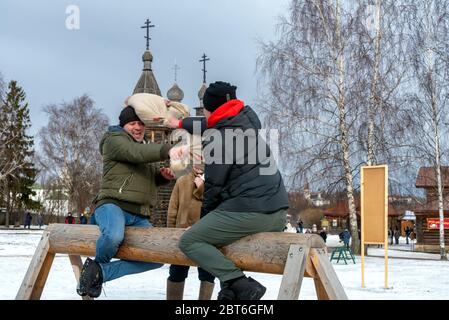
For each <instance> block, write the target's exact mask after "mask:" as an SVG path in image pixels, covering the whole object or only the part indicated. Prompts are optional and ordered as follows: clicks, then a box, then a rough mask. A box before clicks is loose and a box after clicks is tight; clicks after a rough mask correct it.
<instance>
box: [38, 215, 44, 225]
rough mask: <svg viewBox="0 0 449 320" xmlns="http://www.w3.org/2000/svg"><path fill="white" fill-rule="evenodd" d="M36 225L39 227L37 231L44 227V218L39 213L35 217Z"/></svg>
mask: <svg viewBox="0 0 449 320" xmlns="http://www.w3.org/2000/svg"><path fill="white" fill-rule="evenodd" d="M37 224H38V226H39V229H41V228H42V226H43V225H44V217H43V216H42V213H39V214H38V215H37Z"/></svg>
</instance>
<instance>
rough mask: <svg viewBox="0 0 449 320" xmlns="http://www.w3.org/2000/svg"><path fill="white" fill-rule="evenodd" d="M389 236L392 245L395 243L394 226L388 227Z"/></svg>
mask: <svg viewBox="0 0 449 320" xmlns="http://www.w3.org/2000/svg"><path fill="white" fill-rule="evenodd" d="M388 237H389V238H390V245H393V239H394V231H393V228H392V227H390V229H388Z"/></svg>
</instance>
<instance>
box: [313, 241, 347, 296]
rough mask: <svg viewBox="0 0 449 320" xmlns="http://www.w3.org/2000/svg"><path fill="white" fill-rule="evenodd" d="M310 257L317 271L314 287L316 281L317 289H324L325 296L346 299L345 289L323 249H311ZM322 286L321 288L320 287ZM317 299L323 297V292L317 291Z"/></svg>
mask: <svg viewBox="0 0 449 320" xmlns="http://www.w3.org/2000/svg"><path fill="white" fill-rule="evenodd" d="M310 258H311V259H312V264H313V266H314V267H315V270H316V273H317V278H318V279H317V280H316V281H315V288H316V285H317V281H319V282H318V286H319V290H322V289H324V292H325V294H326V296H327V297H328V298H329V299H331V300H347V299H348V297H347V296H346V293H345V290H344V289H343V286H342V285H341V283H340V280H338V277H337V274H336V273H335V270H334V268H333V267H332V264H331V263H330V261H329V260H328V258H327V256H326V251H325V250H324V249H311V250H310ZM321 287H322V288H321ZM317 295H318V299H320V298H321V297H323V298H324V297H325V295H324V293H323V292H321V291H317Z"/></svg>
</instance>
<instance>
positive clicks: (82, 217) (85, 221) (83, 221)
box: [80, 213, 87, 224]
mask: <svg viewBox="0 0 449 320" xmlns="http://www.w3.org/2000/svg"><path fill="white" fill-rule="evenodd" d="M80 223H81V224H87V218H86V216H85V215H84V213H81V216H80Z"/></svg>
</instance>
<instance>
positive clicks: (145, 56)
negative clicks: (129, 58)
mask: <svg viewBox="0 0 449 320" xmlns="http://www.w3.org/2000/svg"><path fill="white" fill-rule="evenodd" d="M142 60H143V61H153V55H152V54H151V52H150V51H149V50H147V51H145V52H144V53H143V55H142Z"/></svg>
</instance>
